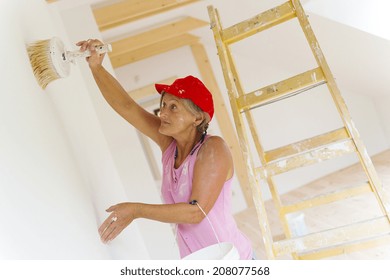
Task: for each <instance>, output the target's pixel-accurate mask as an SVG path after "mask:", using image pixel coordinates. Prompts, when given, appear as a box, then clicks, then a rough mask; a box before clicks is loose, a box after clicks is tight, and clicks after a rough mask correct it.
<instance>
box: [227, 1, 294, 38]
mask: <svg viewBox="0 0 390 280" xmlns="http://www.w3.org/2000/svg"><path fill="white" fill-rule="evenodd" d="M294 17H295V10H294V7H293V6H292V4H291V2H290V1H288V2H286V3H284V4H282V5H280V6H278V7H275V8H273V9H270V10H268V11H265V12H263V13H261V14H258V15H257V16H255V17H252V18H250V19H248V20H245V21H243V22H240V23H238V24H235V25H233V26H231V27H228V28H226V29H224V30H222V40H223V41H224V43H226V44H232V43H234V42H237V41H239V40H242V39H244V38H247V37H249V36H251V35H253V34H256V33H258V32H260V31H263V30H266V29H268V28H270V27H272V26H275V25H277V24H280V23H282V22H284V21H287V20H289V19H292V18H294Z"/></svg>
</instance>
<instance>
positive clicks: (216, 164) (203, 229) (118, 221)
mask: <svg viewBox="0 0 390 280" xmlns="http://www.w3.org/2000/svg"><path fill="white" fill-rule="evenodd" d="M101 44H102V43H101V42H100V41H99V40H87V41H81V42H78V43H77V45H78V46H80V50H81V51H84V50H86V49H89V50H90V51H91V56H90V57H89V58H87V61H88V64H89V67H90V69H91V72H92V74H93V77H94V79H95V81H96V83H97V85H98V87H99V89H100V91H101V92H102V94H103V96H104V98H105V99H106V101H107V102H108V104H109V105H110V106H111V107H112V108H113V109H114V110H115V111H116V112H117V113H118V114H119V115H121V116H122V117H123V118H124V119H125V120H126V121H128V122H129V123H130V124H131V125H133V126H134V127H135V128H136V129H138V130H139V131H140V132H141V133H143V134H145V135H146V136H148V137H149V138H151V139H152V140H153V141H154V142H155V143H156V144H157V145H158V146H159V147H160V149H161V152H162V164H163V180H162V187H161V192H162V198H163V201H164V204H146V203H133V202H125V203H119V204H117V205H114V206H111V207H110V208H108V209H107V212H109V213H110V215H109V216H108V218H107V219H106V220H105V221H104V222H103V224H102V225H101V226H100V228H99V234H100V236H101V240H102V241H103V242H104V243H106V242H109V241H111V240H113V239H114V238H115V237H116V236H117V235H118V234H120V233H121V231H122V230H123V229H124V228H126V227H127V226H128V225H129V224H130V223H131V222H132V221H133V220H134V219H138V218H145V219H151V220H155V221H160V222H164V223H174V224H177V242H178V247H179V250H180V256H181V257H182V258H183V257H185V256H187V255H189V254H191V253H192V252H195V251H197V250H199V249H202V248H204V247H206V246H209V245H212V244H215V243H217V242H218V241H220V242H232V243H233V244H234V245H235V247H236V248H237V250H238V252H239V254H240V258H241V259H251V258H252V247H251V243H250V241H249V239H248V238H247V237H246V236H245V235H244V234H243V233H242V232H241V231H239V229H238V228H237V225H236V223H235V221H234V218H233V216H232V214H231V212H230V211H231V185H232V178H233V174H234V169H233V160H232V156H231V153H230V150H229V147H228V146H227V145H226V143H225V141H224V140H223V139H222V138H221V137H218V136H210V135H207V128H208V124H209V122H210V121H211V119H212V118H213V115H214V105H213V99H212V95H211V93H210V92H209V90H208V89H207V88H206V87H205V86H204V84H203V83H202V82H201V81H200V80H199V79H197V78H195V77H193V76H187V77H184V78H180V79H177V80H175V81H174V82H173V84H171V85H163V84H156V85H155V87H156V90H157V92H159V93H160V94H161V101H160V116H159V117H157V116H155V115H154V114H151V113H149V112H147V111H146V110H144V109H143V108H142V107H141V106H139V105H138V104H137V103H136V102H135V101H134V100H133V99H132V98H131V97H130V96H129V95H128V94H127V93H126V91H125V90H124V89H123V87H122V86H121V85H120V84H119V82H118V81H117V80H116V79H115V78H114V77H113V76H111V75H110V74H109V73H108V72H107V71H106V70H105V69H104V68H103V66H102V61H103V58H104V54H98V53H97V52H96V51H95V46H96V45H101ZM206 215H207V218H208V219H205V216H206ZM209 221H210V223H209Z"/></svg>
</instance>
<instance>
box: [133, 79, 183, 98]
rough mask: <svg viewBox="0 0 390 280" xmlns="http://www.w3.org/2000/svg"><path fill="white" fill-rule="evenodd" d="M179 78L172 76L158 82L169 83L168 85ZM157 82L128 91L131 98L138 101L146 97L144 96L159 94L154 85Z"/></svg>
mask: <svg viewBox="0 0 390 280" xmlns="http://www.w3.org/2000/svg"><path fill="white" fill-rule="evenodd" d="M176 79H177V77H171V78H168V79H165V80H162V81H159V82H157V83H158V84H167V85H170V84H172V83H173V82H174V81H175V80H176ZM154 85H155V83H153V84H150V85H147V86H144V87H141V88H137V89H134V90H131V91H128V92H127V93H128V94H129V95H130V96H131V98H133V99H134V100H136V101H139V100H140V99H144V98H147V97H150V96H153V95H156V94H157V95H159V94H158V93H157V91H156V89H155V87H154Z"/></svg>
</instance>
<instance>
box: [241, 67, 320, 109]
mask: <svg viewBox="0 0 390 280" xmlns="http://www.w3.org/2000/svg"><path fill="white" fill-rule="evenodd" d="M325 82H326V80H325V77H324V74H323V72H322V70H321V68H315V69H312V70H309V71H306V72H304V73H302V74H299V75H296V76H294V77H291V78H289V79H286V80H283V81H280V82H277V83H275V84H272V85H269V86H266V87H264V88H261V89H258V90H255V91H253V92H250V93H247V94H245V95H242V96H240V97H238V98H237V106H238V109H239V110H240V111H246V110H250V109H253V108H256V107H259V106H263V105H266V104H269V103H272V102H276V101H279V100H282V99H285V98H287V97H291V96H294V95H296V94H299V93H301V92H304V91H306V90H309V89H311V88H313V87H316V86H319V85H322V84H324V83H325Z"/></svg>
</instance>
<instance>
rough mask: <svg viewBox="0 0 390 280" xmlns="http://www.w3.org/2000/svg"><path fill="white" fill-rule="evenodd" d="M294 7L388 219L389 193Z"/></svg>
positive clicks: (302, 14)
mask: <svg viewBox="0 0 390 280" xmlns="http://www.w3.org/2000/svg"><path fill="white" fill-rule="evenodd" d="M290 1H291V2H292V4H293V5H294V7H295V10H296V15H297V18H298V21H299V23H300V25H301V27H302V30H303V32H304V34H305V36H306V39H307V41H308V43H309V45H310V48H311V50H312V52H313V55H314V56H315V59H316V60H317V63H318V65H319V66H320V67H321V68H322V70H323V72H324V75H325V77H326V80H327V85H328V88H329V91H330V92H331V94H332V97H333V100H334V101H335V104H336V107H337V110H338V111H339V113H340V116H341V118H342V120H343V122H344V124H345V127H346V129H347V130H348V132H349V134H350V136H351V138H352V139H353V141H354V143H355V145H356V149H357V151H358V156H359V160H360V161H361V163H362V166H363V168H364V170H365V172H366V174H367V177H368V179H369V181H370V183H371V184H370V185H371V186H372V187H373V188H374V193H375V195H376V197H377V200H378V202H379V204H380V206H381V208H382V211H383V213H384V214H386V215H387V217H388V219H389V221H390V194H389V193H387V191H386V190H385V188H384V186H383V184H382V182H381V180H380V179H379V177H378V174H377V172H376V170H375V168H374V166H373V164H372V161H371V158H370V156H369V155H368V152H367V150H366V147H365V146H364V144H363V143H362V141H361V139H360V135H359V132H358V131H357V129H356V127H355V125H354V123H353V121H352V119H351V116H350V114H349V111H348V109H347V106H346V104H345V101H344V99H343V98H342V96H341V93H340V91H339V89H338V87H337V85H336V81H335V80H334V78H333V75H332V74H331V71H330V68H329V66H328V64H327V62H326V60H325V57H324V55H323V53H322V50H321V48H320V46H319V44H318V41H317V39H316V37H315V35H314V32H313V30H312V28H311V26H310V23H309V20H308V19H307V16H306V14H305V12H304V10H303V8H302V6H301V4H300V2H299V1H298V0H290Z"/></svg>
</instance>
